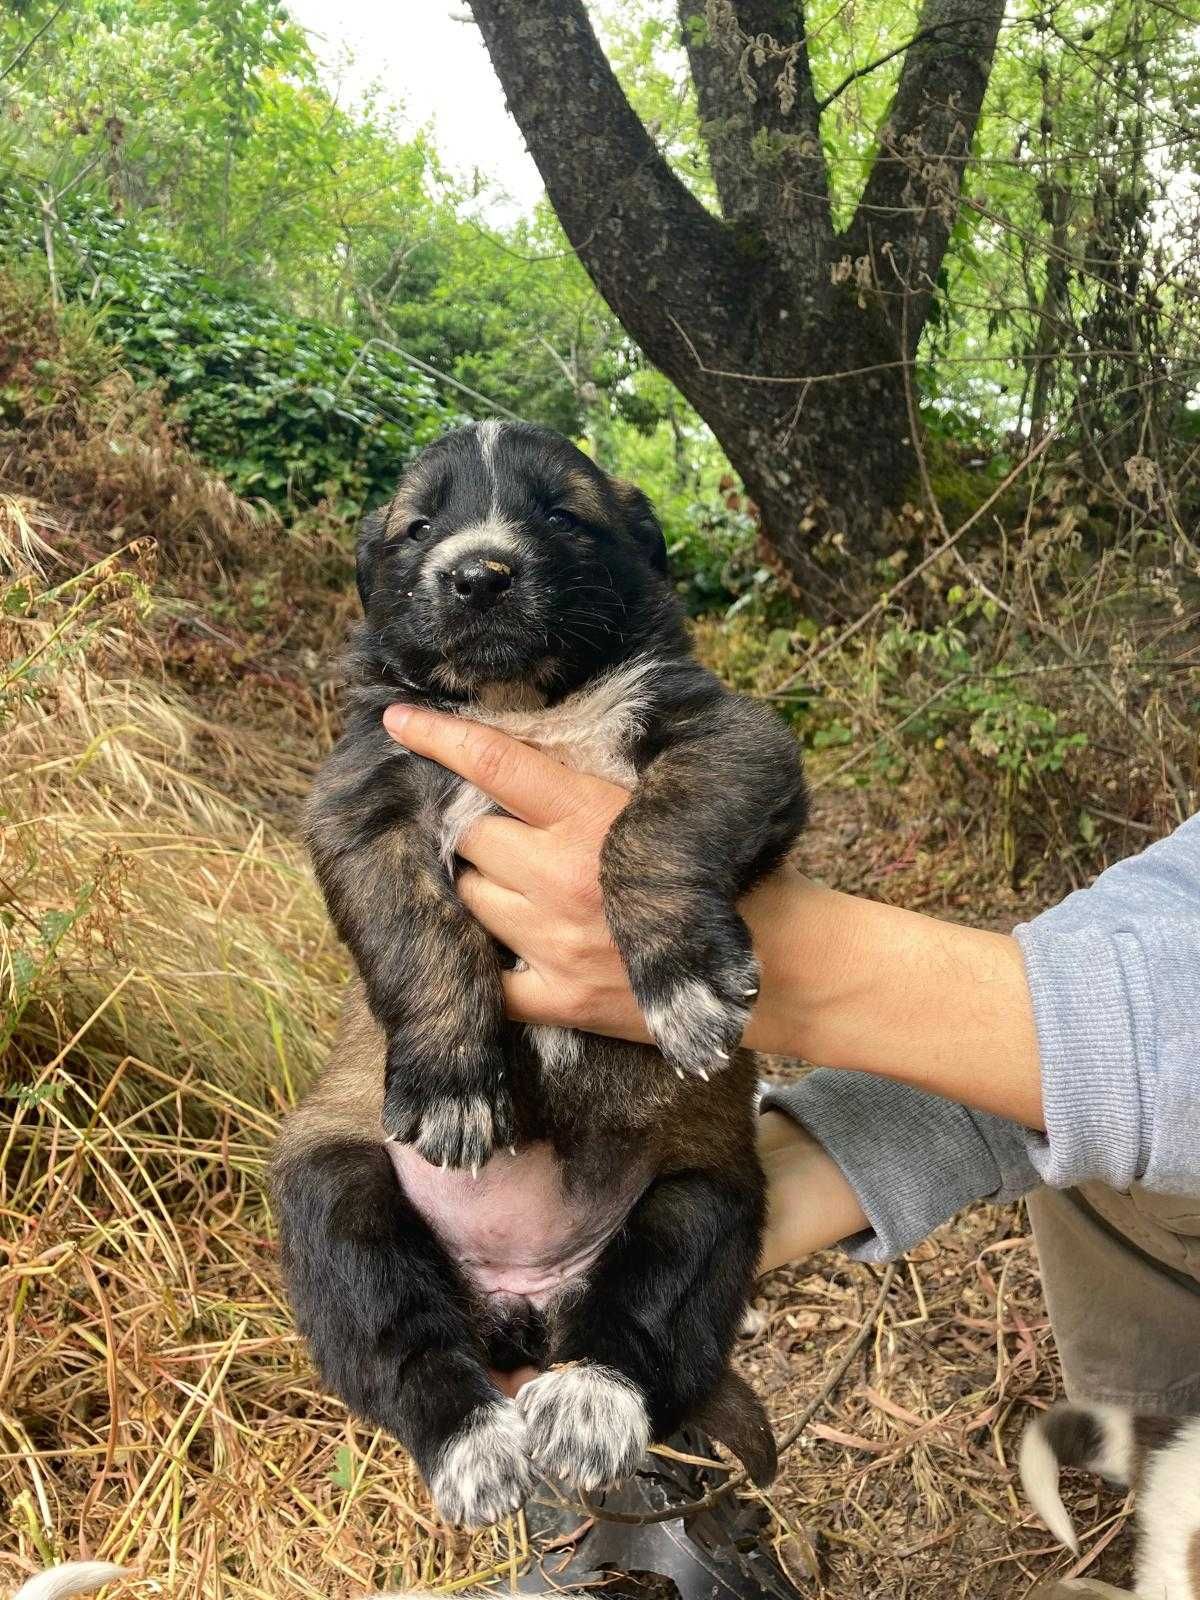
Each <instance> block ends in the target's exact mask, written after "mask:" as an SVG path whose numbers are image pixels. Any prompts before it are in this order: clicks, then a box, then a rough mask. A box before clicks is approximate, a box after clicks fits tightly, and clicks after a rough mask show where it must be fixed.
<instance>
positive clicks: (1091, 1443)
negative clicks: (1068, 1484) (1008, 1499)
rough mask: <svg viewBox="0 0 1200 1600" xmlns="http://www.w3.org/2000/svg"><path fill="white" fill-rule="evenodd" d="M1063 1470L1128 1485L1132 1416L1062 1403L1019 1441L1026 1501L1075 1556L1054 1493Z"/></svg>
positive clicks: (1116, 1410) (1072, 1540) (1075, 1541)
mask: <svg viewBox="0 0 1200 1600" xmlns="http://www.w3.org/2000/svg"><path fill="white" fill-rule="evenodd" d="M1061 1467H1083V1468H1085V1469H1086V1470H1087V1471H1089V1472H1099V1473H1102V1474H1103V1476H1104V1477H1106V1478H1111V1479H1112V1480H1113V1481H1114V1482H1116V1483H1121V1484H1126V1485H1128V1484H1129V1483H1131V1482H1132V1480H1133V1477H1134V1471H1135V1462H1134V1438H1133V1416H1132V1413H1131V1412H1128V1411H1123V1410H1122V1409H1121V1408H1120V1407H1119V1406H1102V1405H1074V1404H1072V1403H1071V1402H1070V1401H1063V1402H1061V1403H1060V1404H1059V1405H1056V1406H1052V1407H1051V1408H1050V1410H1049V1411H1047V1412H1046V1413H1045V1414H1044V1415H1043V1416H1040V1417H1038V1418H1037V1419H1036V1420H1035V1421H1034V1422H1032V1423H1030V1425H1029V1427H1028V1428H1026V1430H1025V1436H1024V1438H1023V1439H1022V1440H1021V1455H1020V1468H1021V1482H1022V1484H1023V1485H1024V1488H1025V1494H1026V1496H1027V1498H1028V1500H1029V1503H1030V1505H1032V1507H1033V1509H1034V1510H1035V1511H1036V1512H1037V1514H1038V1516H1039V1517H1041V1519H1042V1521H1043V1522H1044V1523H1045V1524H1046V1526H1047V1527H1048V1528H1049V1529H1050V1532H1051V1533H1052V1534H1053V1535H1054V1537H1055V1538H1056V1539H1058V1540H1060V1541H1061V1543H1063V1544H1065V1545H1066V1546H1067V1548H1068V1549H1069V1550H1071V1551H1073V1552H1074V1553H1075V1554H1076V1555H1078V1553H1079V1541H1078V1539H1076V1537H1075V1529H1074V1528H1073V1527H1072V1525H1071V1519H1070V1517H1069V1516H1068V1515H1067V1508H1066V1507H1065V1506H1064V1505H1063V1503H1062V1496H1061V1495H1060V1494H1059V1492H1058V1474H1059V1469H1060V1468H1061Z"/></svg>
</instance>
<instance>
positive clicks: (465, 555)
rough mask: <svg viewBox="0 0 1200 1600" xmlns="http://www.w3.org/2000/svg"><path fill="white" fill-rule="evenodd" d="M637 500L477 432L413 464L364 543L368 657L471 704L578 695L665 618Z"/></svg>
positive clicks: (517, 430) (534, 440) (597, 475)
mask: <svg viewBox="0 0 1200 1600" xmlns="http://www.w3.org/2000/svg"><path fill="white" fill-rule="evenodd" d="M666 565H667V563H666V549H665V546H664V544H663V537H662V531H661V529H660V528H659V525H658V522H657V521H656V520H655V517H654V513H653V511H652V510H651V508H650V504H649V502H648V501H647V499H646V497H645V496H644V495H643V494H642V493H641V492H640V491H639V490H637V489H635V488H633V487H632V485H630V484H625V483H622V482H620V481H619V480H617V479H613V478H610V477H608V476H607V474H605V473H603V472H601V471H600V469H599V468H598V467H597V466H596V465H595V464H594V463H593V462H591V461H589V460H588V458H587V457H586V456H585V455H584V454H583V453H582V452H581V451H579V450H577V449H576V448H575V447H574V445H572V444H570V443H569V442H568V441H567V440H566V439H564V438H562V437H561V436H560V435H558V434H556V433H552V432H550V431H549V430H548V429H545V428H535V427H532V426H530V425H528V424H525V423H505V422H483V423H474V424H472V425H471V426H469V427H465V428H459V429H457V430H456V431H455V432H453V433H450V434H447V435H445V436H444V437H443V438H441V439H439V440H438V441H437V442H436V443H435V444H432V445H430V446H429V448H428V449H427V450H425V451H423V452H422V454H421V455H420V456H418V457H417V459H416V460H415V461H414V462H413V464H412V466H411V467H410V468H409V469H408V471H407V472H406V473H405V475H404V477H403V478H402V479H401V481H400V485H399V488H398V489H397V491H396V495H395V498H394V499H393V500H392V502H391V504H390V505H389V506H387V507H384V508H383V509H382V510H381V511H379V512H376V513H375V514H374V515H373V516H371V517H368V518H367V519H366V521H365V522H364V524H363V527H362V531H361V533H360V536H359V548H358V588H359V594H360V595H361V597H362V602H363V610H364V612H365V614H366V621H367V646H368V648H369V649H370V650H371V652H372V653H373V654H376V655H378V656H379V657H381V658H382V660H383V661H384V662H385V663H386V664H388V665H390V666H393V667H395V668H397V669H398V670H399V671H400V672H402V674H403V675H404V676H405V677H406V678H408V679H409V680H410V681H412V682H416V683H420V684H422V685H424V686H428V687H430V688H433V689H439V690H448V691H450V692H451V693H465V694H471V693H472V692H474V691H477V690H479V689H481V688H482V687H484V686H485V685H491V684H514V683H523V684H530V685H532V686H535V687H537V688H539V689H542V690H552V689H554V688H555V687H558V688H564V687H570V686H573V685H574V684H577V683H580V682H582V681H584V680H585V679H586V678H588V677H589V676H591V675H592V674H594V673H595V672H597V671H601V670H603V668H604V667H605V666H606V665H607V664H608V663H609V662H612V661H614V660H617V659H620V658H621V656H622V655H623V654H625V653H627V651H628V647H629V644H630V642H631V641H632V640H636V639H639V638H640V637H641V636H642V635H643V634H645V633H646V632H647V630H648V627H649V626H650V622H649V619H651V618H652V617H653V616H654V615H655V612H656V610H657V611H659V612H666V611H669V610H670V600H669V587H668V585H667V584H666V582H665V576H666Z"/></svg>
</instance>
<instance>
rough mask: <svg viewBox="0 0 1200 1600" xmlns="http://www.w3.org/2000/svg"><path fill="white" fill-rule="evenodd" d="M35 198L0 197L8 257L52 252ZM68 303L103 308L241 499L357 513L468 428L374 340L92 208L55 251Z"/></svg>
mask: <svg viewBox="0 0 1200 1600" xmlns="http://www.w3.org/2000/svg"><path fill="white" fill-rule="evenodd" d="M36 219H37V211H36V205H35V203H34V201H33V197H32V196H29V195H24V194H22V193H21V191H20V190H19V189H17V188H16V187H11V186H10V187H9V188H7V189H5V188H0V235H2V236H4V237H5V238H6V239H7V241H8V249H9V250H10V251H13V252H17V253H21V254H26V255H28V254H32V253H34V252H37V251H39V250H40V248H41V237H40V227H39V225H38V222H37V220H36ZM56 255H57V267H58V275H59V280H60V286H61V289H62V292H63V293H64V295H66V296H68V297H70V298H74V299H81V300H88V301H90V302H92V303H93V304H94V305H95V306H96V307H97V308H98V309H100V310H101V311H102V313H103V318H102V320H103V327H104V331H105V332H106V334H107V335H108V336H109V337H110V338H111V339H113V340H114V341H115V342H116V343H118V344H119V345H120V346H121V350H122V352H123V358H124V361H125V364H126V366H127V367H128V368H129V370H130V371H131V372H132V373H133V375H134V376H135V377H138V378H139V379H144V380H146V381H152V382H156V383H157V384H159V385H160V386H161V389H162V392H163V394H164V396H165V398H166V400H167V402H168V403H169V405H170V407H171V410H172V413H173V415H174V416H175V418H177V420H178V421H179V423H180V424H181V426H182V428H183V430H184V432H185V434H186V437H187V440H188V443H189V445H190V446H191V448H192V450H193V451H194V452H195V453H196V454H197V455H198V456H199V457H200V458H201V459H202V460H203V461H205V462H206V463H207V464H208V465H209V466H211V467H213V468H215V469H216V470H217V471H218V472H220V473H221V475H222V476H223V477H224V478H225V479H226V480H227V482H228V483H229V484H230V486H231V487H232V488H233V489H234V490H235V491H236V492H237V493H238V494H241V495H248V496H261V497H262V498H264V499H266V500H269V501H271V502H272V503H273V504H275V505H276V506H279V507H281V508H282V507H285V506H303V505H308V504H313V503H315V502H317V501H319V500H328V501H330V502H332V504H333V505H334V506H335V508H342V507H344V508H345V509H347V510H351V509H357V508H358V507H359V506H361V505H362V504H364V503H369V502H371V501H373V500H378V499H379V498H380V497H381V496H382V495H384V494H386V493H388V492H389V491H390V489H391V488H392V486H393V485H394V483H395V481H396V477H397V475H398V473H399V471H400V469H401V467H402V466H403V465H404V463H405V461H406V460H407V459H408V458H409V457H410V456H411V455H412V454H413V452H414V451H415V450H417V449H419V448H420V447H421V446H422V445H423V444H425V443H427V442H428V441H429V440H430V439H431V438H433V437H434V436H435V435H436V434H437V433H439V432H441V431H442V429H443V428H445V427H446V426H447V425H448V424H449V423H450V422H452V421H454V420H455V417H454V414H453V413H452V412H451V411H450V410H449V409H448V408H447V407H446V406H445V405H444V404H443V403H442V402H441V401H440V400H439V398H438V397H437V395H436V394H435V393H434V392H433V390H432V388H431V387H430V385H429V383H428V381H427V380H426V379H425V378H423V377H421V376H420V375H419V374H418V373H416V372H415V371H414V370H413V369H412V368H410V367H409V366H407V365H406V364H405V363H404V362H403V361H401V360H399V359H398V358H396V357H394V356H392V355H391V354H390V353H389V352H388V351H386V350H384V349H382V348H381V347H379V346H378V345H375V344H372V343H371V341H369V340H367V341H365V340H362V339H360V338H357V337H356V336H355V335H354V334H351V333H349V332H347V331H345V330H344V329H341V328H335V327H330V326H327V325H325V324H323V323H319V322H313V321H309V320H306V319H304V318H301V317H293V316H289V315H287V314H286V313H284V312H281V311H278V310H276V309H275V308H273V307H272V306H269V305H266V304H264V303H262V302H261V301H257V300H251V299H247V298H246V297H245V296H243V295H241V294H239V293H237V292H236V291H235V290H233V289H230V288H229V287H228V286H226V285H224V284H222V283H220V282H218V281H217V280H216V279H213V278H210V277H208V276H207V275H206V274H205V273H203V272H200V271H197V270H196V269H195V268H192V267H188V266H184V265H182V264H181V263H180V262H178V261H176V260H175V259H174V258H173V257H172V256H171V255H170V254H169V253H168V252H167V251H166V250H164V249H163V248H162V247H161V246H160V245H159V244H158V243H157V241H156V240H155V239H154V238H153V237H152V236H151V235H150V234H149V233H148V232H147V231H146V230H144V229H142V228H139V227H136V226H134V225H133V224H130V223H125V222H122V221H121V220H120V218H118V217H116V216H114V215H113V214H112V213H111V212H107V211H103V210H100V209H97V208H95V207H86V208H85V207H80V208H77V209H76V210H74V211H71V212H69V213H68V214H67V215H66V216H65V217H64V218H63V223H62V228H61V230H60V236H59V242H58V244H57V246H56Z"/></svg>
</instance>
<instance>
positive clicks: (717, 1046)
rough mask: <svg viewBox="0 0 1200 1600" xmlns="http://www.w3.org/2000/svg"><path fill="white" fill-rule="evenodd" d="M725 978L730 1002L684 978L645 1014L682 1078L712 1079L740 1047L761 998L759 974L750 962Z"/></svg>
mask: <svg viewBox="0 0 1200 1600" xmlns="http://www.w3.org/2000/svg"><path fill="white" fill-rule="evenodd" d="M721 978H722V988H723V989H726V990H727V991H728V992H727V995H726V996H722V995H720V994H718V993H717V991H716V990H715V989H713V988H712V987H711V986H710V985H709V984H707V983H704V982H703V981H702V980H701V979H699V978H685V979H684V980H683V981H682V982H681V983H677V984H675V985H673V986H672V987H671V988H670V989H668V990H667V992H666V994H665V995H664V997H663V998H662V999H661V1000H656V1001H653V1002H652V1003H651V1004H650V1005H648V1006H646V1007H645V1008H644V1010H645V1017H646V1026H647V1027H648V1028H649V1029H650V1033H651V1037H652V1038H653V1039H654V1042H655V1044H656V1045H657V1046H658V1048H659V1049H660V1050H661V1051H662V1053H663V1055H664V1056H665V1057H666V1058H667V1060H668V1061H669V1062H670V1063H671V1065H672V1066H673V1067H674V1068H675V1070H676V1071H677V1072H678V1073H679V1074H680V1075H681V1076H682V1075H683V1074H684V1073H685V1072H690V1073H692V1074H694V1075H695V1076H696V1077H698V1078H708V1077H709V1076H710V1075H711V1074H712V1073H714V1072H718V1071H719V1070H720V1069H721V1068H722V1067H724V1066H727V1065H728V1063H729V1061H730V1060H731V1058H732V1056H733V1052H734V1051H735V1050H736V1049H737V1047H738V1045H739V1044H740V1042H741V1038H742V1033H743V1032H744V1030H745V1027H746V1023H747V1022H748V1021H749V1018H750V1008H751V1006H752V1005H753V1004H754V997H755V995H756V994H757V993H758V974H757V970H756V968H755V966H754V964H753V962H751V963H748V964H747V966H746V967H745V969H744V970H742V969H739V970H738V971H737V972H731V973H729V974H724V973H723V974H722V975H721Z"/></svg>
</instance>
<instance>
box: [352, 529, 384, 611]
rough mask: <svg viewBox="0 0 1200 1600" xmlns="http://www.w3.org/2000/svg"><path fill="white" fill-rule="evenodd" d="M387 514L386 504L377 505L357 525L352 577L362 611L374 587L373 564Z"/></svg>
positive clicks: (374, 563) (381, 539)
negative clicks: (356, 587) (356, 586)
mask: <svg viewBox="0 0 1200 1600" xmlns="http://www.w3.org/2000/svg"><path fill="white" fill-rule="evenodd" d="M387 514H388V507H387V506H378V507H377V508H376V509H375V510H374V511H368V513H367V515H366V516H365V517H364V518H363V519H362V521H361V522H360V523H359V525H358V544H357V547H356V548H355V552H354V577H355V581H356V582H357V584H358V598H359V600H360V601H361V603H362V608H363V610H364V611H365V610H366V609H367V603H368V601H369V600H370V598H371V590H372V589H373V588H374V587H375V565H376V562H377V561H378V559H379V547H380V545H382V543H383V539H384V531H385V529H386V528H387Z"/></svg>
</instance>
